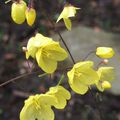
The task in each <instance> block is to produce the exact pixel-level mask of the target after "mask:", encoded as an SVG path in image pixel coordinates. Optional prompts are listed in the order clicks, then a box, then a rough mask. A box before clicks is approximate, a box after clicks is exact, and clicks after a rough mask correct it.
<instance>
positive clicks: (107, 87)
mask: <svg viewBox="0 0 120 120" xmlns="http://www.w3.org/2000/svg"><path fill="white" fill-rule="evenodd" d="M102 88H104V89H110V88H111V84H110V83H109V82H108V81H104V82H102Z"/></svg>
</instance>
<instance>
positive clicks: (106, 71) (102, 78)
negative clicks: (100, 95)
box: [96, 67, 115, 92]
mask: <svg viewBox="0 0 120 120" xmlns="http://www.w3.org/2000/svg"><path fill="white" fill-rule="evenodd" d="M97 73H98V76H99V80H97V81H96V86H97V88H98V90H100V91H101V92H103V91H104V90H105V89H110V88H111V84H110V82H111V81H112V80H113V79H114V78H115V73H114V68H113V67H100V68H99V69H98V71H97Z"/></svg>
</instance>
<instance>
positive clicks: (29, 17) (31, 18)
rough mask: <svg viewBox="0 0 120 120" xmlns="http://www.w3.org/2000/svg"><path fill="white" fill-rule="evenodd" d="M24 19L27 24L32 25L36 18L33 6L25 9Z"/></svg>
mask: <svg viewBox="0 0 120 120" xmlns="http://www.w3.org/2000/svg"><path fill="white" fill-rule="evenodd" d="M25 15H26V20H27V23H28V25H29V26H32V25H33V24H34V22H35V19H36V11H35V9H33V8H28V9H26V11H25Z"/></svg>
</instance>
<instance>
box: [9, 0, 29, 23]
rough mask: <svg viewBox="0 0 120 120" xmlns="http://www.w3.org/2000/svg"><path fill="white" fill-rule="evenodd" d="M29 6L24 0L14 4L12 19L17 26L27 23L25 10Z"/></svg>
mask: <svg viewBox="0 0 120 120" xmlns="http://www.w3.org/2000/svg"><path fill="white" fill-rule="evenodd" d="M26 8H27V6H26V3H25V2H24V1H23V0H20V1H19V2H14V3H13V4H12V7H11V17H12V19H13V21H14V22H15V23H17V24H22V23H23V22H24V21H25V10H26Z"/></svg>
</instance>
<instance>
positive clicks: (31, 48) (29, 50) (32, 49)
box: [26, 37, 37, 59]
mask: <svg viewBox="0 0 120 120" xmlns="http://www.w3.org/2000/svg"><path fill="white" fill-rule="evenodd" d="M34 41H35V37H31V38H30V39H29V41H28V44H27V51H26V59H28V58H29V57H30V56H31V57H33V58H35V53H36V52H37V48H36V47H35V46H34Z"/></svg>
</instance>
